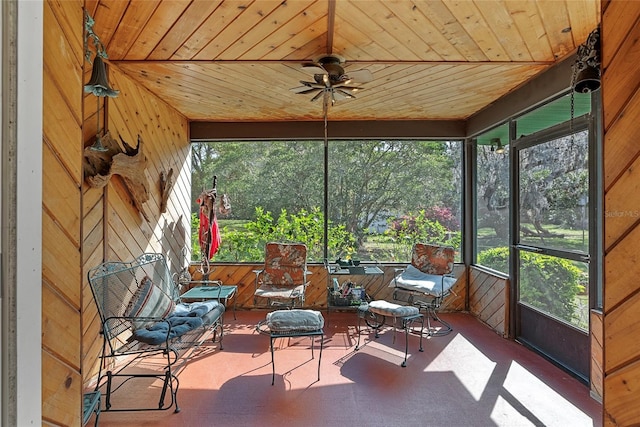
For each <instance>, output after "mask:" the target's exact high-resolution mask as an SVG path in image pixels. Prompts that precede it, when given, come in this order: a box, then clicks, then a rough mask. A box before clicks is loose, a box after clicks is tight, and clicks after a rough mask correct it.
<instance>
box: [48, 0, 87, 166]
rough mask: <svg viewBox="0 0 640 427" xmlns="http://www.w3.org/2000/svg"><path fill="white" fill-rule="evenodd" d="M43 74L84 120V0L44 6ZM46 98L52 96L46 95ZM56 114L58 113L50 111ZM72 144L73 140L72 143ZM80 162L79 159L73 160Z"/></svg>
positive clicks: (73, 111) (77, 115)
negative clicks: (82, 70)
mask: <svg viewBox="0 0 640 427" xmlns="http://www.w3.org/2000/svg"><path fill="white" fill-rule="evenodd" d="M43 10H44V22H45V25H43V31H44V35H43V42H44V45H43V48H44V53H43V54H44V57H43V61H44V62H43V64H44V70H45V72H44V74H45V75H47V78H50V79H51V81H52V82H54V85H55V86H56V88H57V91H58V93H56V94H55V95H56V98H58V99H59V100H61V102H63V103H64V104H66V105H67V106H68V108H69V109H70V111H71V112H72V113H73V115H74V117H75V122H76V123H77V124H79V123H80V122H81V121H82V119H81V118H82V98H81V97H79V96H78V95H80V94H81V93H82V92H81V91H82V84H83V83H82V81H83V80H82V72H81V69H82V64H83V61H84V48H83V43H84V40H83V33H82V31H83V28H84V18H83V12H82V2H81V1H46V2H44V4H43ZM43 95H44V98H47V96H48V95H51V93H47V92H46V91H45V92H44V94H43ZM47 112H48V113H55V111H47ZM69 144H71V145H77V144H73V142H72V141H69ZM74 160H75V161H77V159H74Z"/></svg>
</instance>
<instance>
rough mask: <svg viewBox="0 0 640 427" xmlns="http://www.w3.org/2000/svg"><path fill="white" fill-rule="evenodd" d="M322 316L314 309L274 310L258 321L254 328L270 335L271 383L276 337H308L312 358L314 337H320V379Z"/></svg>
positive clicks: (322, 343)
mask: <svg viewBox="0 0 640 427" xmlns="http://www.w3.org/2000/svg"><path fill="white" fill-rule="evenodd" d="M323 328H324V318H323V317H322V313H320V312H319V311H316V310H302V309H291V310H276V311H272V312H270V313H267V318H266V319H265V320H263V321H262V322H260V323H258V326H257V327H256V329H257V330H258V332H260V333H262V334H267V335H269V337H270V349H271V366H272V375H271V385H273V384H274V382H275V376H276V367H275V362H274V353H273V342H274V341H275V340H276V339H277V338H292V337H310V338H311V358H312V359H313V358H314V339H315V337H320V355H319V357H318V381H320V362H321V360H322V347H323V346H324V331H323Z"/></svg>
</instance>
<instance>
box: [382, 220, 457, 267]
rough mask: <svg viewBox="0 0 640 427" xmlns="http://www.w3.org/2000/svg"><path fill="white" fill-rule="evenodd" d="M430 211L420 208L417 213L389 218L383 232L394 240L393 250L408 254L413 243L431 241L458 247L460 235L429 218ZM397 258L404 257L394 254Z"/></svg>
mask: <svg viewBox="0 0 640 427" xmlns="http://www.w3.org/2000/svg"><path fill="white" fill-rule="evenodd" d="M429 216H430V212H428V211H426V210H424V209H422V210H420V211H419V212H418V213H417V214H414V213H409V214H407V215H403V216H402V217H397V218H389V220H388V223H389V228H388V229H387V231H386V232H385V234H386V235H387V236H388V237H390V238H391V240H392V241H393V242H394V246H395V249H394V250H395V252H396V253H399V254H404V253H406V254H410V253H411V248H412V247H413V245H414V244H415V243H432V244H441V245H447V246H452V247H454V248H456V249H457V248H459V247H460V243H461V240H462V236H461V234H460V233H459V232H454V233H452V232H451V231H449V230H447V229H446V228H445V227H444V226H443V225H442V224H441V223H440V222H438V221H436V220H432V219H429ZM395 258H397V259H406V257H403V256H400V257H398V256H396V257H395Z"/></svg>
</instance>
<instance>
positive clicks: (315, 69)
mask: <svg viewBox="0 0 640 427" xmlns="http://www.w3.org/2000/svg"><path fill="white" fill-rule="evenodd" d="M302 69H303V70H304V71H307V72H308V73H310V74H326V73H327V70H325V69H324V68H322V67H321V66H319V65H316V64H303V65H302Z"/></svg>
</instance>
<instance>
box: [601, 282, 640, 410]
mask: <svg viewBox="0 0 640 427" xmlns="http://www.w3.org/2000/svg"><path fill="white" fill-rule="evenodd" d="M638 313H640V293H636V294H634V295H633V296H632V297H630V298H629V299H627V300H625V302H624V303H622V304H621V305H620V306H619V307H617V308H616V309H615V310H613V311H611V312H609V313H607V315H606V317H605V318H604V345H605V348H606V351H607V353H606V355H607V358H606V360H605V363H604V370H605V373H607V374H608V373H611V372H613V371H615V370H616V369H619V368H620V367H622V366H624V365H626V364H629V363H631V362H633V361H635V360H636V359H638V355H640V340H638V336H640V322H639V321H638ZM638 415H639V416H640V413H639V414H638Z"/></svg>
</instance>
